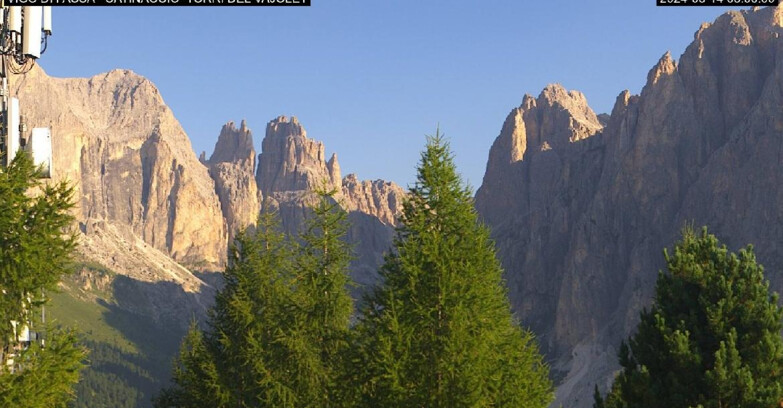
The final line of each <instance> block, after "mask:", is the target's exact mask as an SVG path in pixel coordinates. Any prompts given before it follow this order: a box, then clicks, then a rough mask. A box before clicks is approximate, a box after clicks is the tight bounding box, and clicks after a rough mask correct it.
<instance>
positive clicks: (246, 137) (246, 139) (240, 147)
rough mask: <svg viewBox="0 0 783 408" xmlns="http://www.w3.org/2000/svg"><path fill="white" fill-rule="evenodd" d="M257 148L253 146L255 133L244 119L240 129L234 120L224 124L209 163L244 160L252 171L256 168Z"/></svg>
mask: <svg viewBox="0 0 783 408" xmlns="http://www.w3.org/2000/svg"><path fill="white" fill-rule="evenodd" d="M255 160H256V150H255V148H254V147H253V133H252V132H251V131H250V129H249V128H248V127H247V124H246V123H245V121H244V120H242V122H241V124H240V126H239V129H237V127H236V125H235V124H234V122H233V121H231V122H228V123H226V124H225V125H223V128H222V129H221V130H220V135H219V136H218V140H217V142H216V143H215V150H214V151H213V152H212V156H210V158H209V163H212V164H216V163H221V162H227V163H238V162H244V163H246V164H248V165H249V166H250V172H251V173H252V172H253V171H254V170H255Z"/></svg>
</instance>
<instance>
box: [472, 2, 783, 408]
mask: <svg viewBox="0 0 783 408" xmlns="http://www.w3.org/2000/svg"><path fill="white" fill-rule="evenodd" d="M782 26H783V9H781V8H764V9H760V8H755V9H753V10H746V11H731V12H728V13H726V14H724V15H722V16H721V17H719V18H718V19H717V20H716V21H715V22H714V23H712V24H704V25H702V27H701V28H700V29H699V30H698V32H696V34H695V36H694V41H693V43H692V44H691V45H690V46H689V47H688V48H687V49H686V51H685V52H684V54H683V55H682V56H681V58H680V60H679V63H677V62H675V61H674V60H673V59H672V58H671V56H670V55H669V54H668V53H667V54H666V55H664V56H663V57H662V58H661V60H660V61H659V62H658V64H656V66H655V67H653V68H652V70H650V73H649V75H648V78H647V84H646V85H645V87H644V89H643V90H642V92H641V94H640V95H638V96H636V95H630V94H629V93H628V92H627V91H626V92H623V93H621V94H620V95H619V96H618V98H617V102H616V104H615V106H614V109H613V111H612V113H611V116H610V117H609V118H608V121H606V122H604V120H606V118H602V120H599V119H598V118H597V116H596V115H595V114H594V113H593V112H592V110H591V109H590V108H589V107H588V106H587V103H586V101H585V99H584V97H583V96H582V95H581V94H579V93H577V92H573V91H572V92H567V91H566V90H564V89H562V87H559V86H550V87H548V88H547V89H545V90H544V91H543V92H542V94H541V95H540V96H539V97H538V98H533V97H530V96H526V97H525V99H524V101H523V102H522V105H521V106H520V107H518V108H516V109H514V110H512V112H511V113H510V114H509V116H508V118H507V119H506V122H505V124H504V125H503V127H502V130H501V132H500V135H499V136H498V138H497V139H496V140H495V143H494V144H493V146H492V149H491V151H490V155H489V162H488V164H487V171H486V174H485V176H484V181H483V184H482V186H481V188H480V189H479V190H478V192H477V195H476V206H477V208H478V210H479V212H480V213H481V214H482V216H483V218H484V219H485V220H486V222H487V223H488V224H489V225H490V226H491V227H492V229H493V236H494V238H495V239H496V240H497V245H498V249H499V254H500V257H501V259H502V261H503V265H504V267H505V269H506V276H507V280H508V284H509V290H510V295H511V299H512V303H513V306H514V309H515V310H516V311H517V312H518V313H519V315H520V317H521V318H522V320H523V322H524V323H525V324H528V325H530V326H531V327H532V328H533V329H534V331H535V332H536V333H538V334H539V336H540V339H541V342H542V346H543V349H544V350H545V351H547V353H548V354H549V356H550V357H552V358H553V359H554V361H555V365H554V367H555V369H557V370H561V372H560V376H561V383H562V384H561V386H560V388H559V389H558V397H559V399H558V401H557V404H559V403H561V402H562V403H563V404H564V406H568V407H588V406H591V404H592V397H591V394H592V390H593V385H594V384H595V383H598V385H599V386H601V387H606V386H607V385H608V384H609V381H610V380H611V376H612V372H613V370H614V369H615V368H616V367H617V365H616V363H615V360H616V349H615V347H616V346H617V345H618V344H619V341H620V339H621V338H623V337H625V336H627V335H628V334H629V333H630V332H632V331H633V330H634V328H635V326H636V323H637V321H638V313H639V310H640V309H641V308H642V307H644V306H646V305H648V304H649V302H650V299H651V295H652V291H653V287H654V283H655V280H656V277H657V273H658V270H659V269H660V268H662V267H663V256H662V250H663V248H664V247H671V246H672V244H673V242H674V241H675V239H676V238H677V237H678V235H679V231H680V229H681V228H682V227H683V225H684V224H685V223H694V224H695V225H697V226H698V225H702V224H706V225H709V226H710V228H711V232H713V233H715V234H716V235H718V236H719V237H720V238H721V240H723V241H724V242H727V243H728V244H729V245H730V246H731V247H733V248H738V247H740V246H742V245H745V244H747V243H753V244H754V245H755V246H756V250H757V255H758V259H759V261H760V262H761V263H762V264H764V265H765V266H766V271H767V276H768V277H769V279H770V280H771V281H772V285H773V288H774V289H776V290H777V291H779V292H780V291H781V290H783V274H781V273H780V269H781V267H783V246H781V243H782V242H783V109H782V108H783V38H781V34H783V28H782ZM604 123H605V125H604Z"/></svg>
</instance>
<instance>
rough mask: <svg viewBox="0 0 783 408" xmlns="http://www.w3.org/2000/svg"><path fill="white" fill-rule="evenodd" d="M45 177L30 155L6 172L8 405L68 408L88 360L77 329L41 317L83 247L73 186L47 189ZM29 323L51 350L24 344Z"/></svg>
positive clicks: (1, 254) (2, 296)
mask: <svg viewBox="0 0 783 408" xmlns="http://www.w3.org/2000/svg"><path fill="white" fill-rule="evenodd" d="M38 175H39V173H38V171H37V169H36V168H35V166H34V165H33V162H32V160H31V159H30V157H28V155H27V154H24V153H20V154H19V155H17V156H16V158H15V159H14V160H13V161H12V163H11V165H10V166H8V167H7V168H4V169H2V170H0V406H9V407H12V406H20V407H21V406H24V407H64V406H65V405H66V404H67V402H68V401H70V400H72V399H73V397H74V392H73V386H74V385H75V384H76V382H77V381H78V379H79V370H80V369H81V368H82V367H83V363H82V360H83V359H84V357H85V351H84V350H83V348H82V347H80V346H78V345H77V344H76V343H77V339H76V336H75V334H74V333H73V332H72V331H69V330H64V329H59V328H56V327H54V326H51V325H44V324H43V323H42V322H41V321H40V320H39V319H38V316H39V313H40V308H41V307H42V306H43V305H45V304H46V302H47V300H48V299H47V298H46V296H45V291H46V290H52V289H54V288H55V287H56V285H57V282H59V281H60V278H61V277H62V276H63V275H64V274H66V273H69V272H71V271H72V269H71V268H70V267H69V265H70V261H71V254H72V251H73V249H74V246H75V240H74V238H73V236H72V234H71V233H70V228H71V226H72V223H73V216H72V215H71V214H70V212H69V211H70V209H71V208H73V200H72V198H73V188H71V187H70V186H69V185H68V184H67V183H66V182H61V183H56V184H51V185H42V184H41V183H40V182H39V181H38V178H37V177H38ZM12 322H15V324H14V323H12ZM28 322H32V323H33V324H34V325H33V327H32V329H33V330H35V331H36V332H38V333H40V334H43V335H45V337H46V343H45V346H44V345H42V344H39V343H37V342H36V341H32V342H20V341H19V338H18V336H19V329H21V327H23V326H24V325H26V324H27V323H28ZM11 360H12V361H13V364H9V363H10V362H11Z"/></svg>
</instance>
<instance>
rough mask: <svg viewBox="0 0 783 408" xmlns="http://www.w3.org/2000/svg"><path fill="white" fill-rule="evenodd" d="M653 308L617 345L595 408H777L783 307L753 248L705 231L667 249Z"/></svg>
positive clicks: (782, 390)
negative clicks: (614, 371)
mask: <svg viewBox="0 0 783 408" xmlns="http://www.w3.org/2000/svg"><path fill="white" fill-rule="evenodd" d="M664 254H665V259H666V266H667V270H668V273H663V272H661V273H660V274H659V276H658V282H657V284H656V288H655V298H654V302H653V306H652V308H651V309H650V310H645V311H643V312H642V313H641V322H640V323H639V327H638V331H637V333H636V334H635V335H634V336H632V337H631V338H630V339H629V341H628V343H627V344H623V345H622V347H621V350H620V355H619V357H620V365H621V366H622V371H621V372H620V374H619V375H618V377H617V378H616V379H615V381H614V384H613V386H612V389H611V391H610V393H609V394H608V395H607V396H606V398H605V399H604V398H602V397H601V396H600V394H598V393H597V392H596V403H595V406H596V407H598V408H619V407H664V406H672V407H703V408H712V407H716V408H717V407H743V408H755V407H759V408H761V407H767V408H769V407H777V406H779V404H780V402H781V398H783V339H781V336H780V332H781V329H782V328H783V326H782V323H781V317H783V309H781V308H780V307H779V306H778V302H777V301H778V297H777V295H776V294H770V292H769V283H768V282H767V281H766V280H765V278H764V271H763V268H762V267H761V266H760V265H758V264H757V263H756V258H755V256H754V254H753V248H752V247H751V246H748V247H746V248H745V249H742V250H740V251H739V253H732V252H730V251H729V250H728V249H726V246H725V245H721V244H720V243H719V241H718V239H717V238H716V237H715V236H714V235H712V234H709V233H708V232H707V229H706V228H704V229H703V230H702V232H701V234H700V235H697V234H696V233H694V232H693V231H692V230H688V229H686V230H684V231H683V237H682V241H681V242H678V243H677V244H676V245H675V248H674V254H673V255H671V256H670V255H669V254H668V252H665V253H664Z"/></svg>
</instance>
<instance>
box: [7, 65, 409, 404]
mask: <svg viewBox="0 0 783 408" xmlns="http://www.w3.org/2000/svg"><path fill="white" fill-rule="evenodd" d="M12 79H13V82H12V92H13V96H18V97H19V99H20V101H21V106H22V112H23V114H24V118H25V123H26V124H27V126H28V129H31V128H34V127H41V126H47V127H51V128H52V134H53V149H54V171H55V177H56V178H57V179H67V180H70V181H71V182H73V183H74V185H75V187H76V189H77V195H76V196H77V208H76V209H75V215H76V218H77V221H78V228H79V231H80V232H81V233H80V235H79V239H80V245H79V249H78V251H79V253H80V259H82V260H83V261H84V262H86V263H87V264H90V265H97V266H98V267H99V268H103V269H106V270H108V271H111V273H110V274H108V275H107V277H106V278H105V279H106V280H107V282H104V283H103V286H104V289H105V293H103V292H102V293H100V294H97V295H94V296H87V297H85V296H81V295H80V296H76V294H77V293H78V291H74V290H66V292H65V293H64V294H63V295H61V296H60V297H59V298H58V300H59V303H58V304H56V305H54V306H53V307H54V310H55V312H54V313H55V314H57V313H58V312H59V313H60V316H61V317H63V319H61V320H63V321H66V322H74V323H78V322H82V323H84V322H85V320H83V319H82V320H80V315H81V314H87V315H90V316H92V317H90V319H91V321H95V319H96V318H95V316H102V317H100V318H98V321H99V323H100V322H101V321H103V320H101V319H108V320H106V322H105V323H106V324H109V325H110V326H111V325H114V324H115V323H116V326H118V327H119V329H118V328H117V327H115V329H117V330H119V333H121V335H122V336H123V337H124V340H123V341H125V342H130V343H133V347H136V348H138V349H141V350H146V352H145V353H142V354H143V356H142V357H143V359H142V360H139V358H138V355H136V354H132V353H131V354H128V353H124V352H121V351H122V350H121V348H120V349H117V344H115V343H116V342H111V341H108V342H107V341H99V342H97V343H94V344H93V345H94V346H96V347H98V348H100V350H101V352H100V353H99V354H98V356H99V357H96V359H97V360H95V361H94V363H96V364H97V366H95V367H93V368H92V369H91V371H90V372H89V375H90V378H91V380H90V381H88V382H87V383H86V384H88V385H86V386H87V387H88V388H83V389H82V392H84V393H96V392H97V393H112V392H118V393H121V394H123V395H125V396H126V397H127V398H125V399H124V400H123V401H125V402H122V404H125V403H128V404H131V405H132V406H147V405H148V404H149V397H150V396H151V393H152V391H151V390H152V389H153V388H154V387H156V386H159V385H160V384H161V382H162V381H165V379H166V378H167V377H168V366H169V361H168V360H169V359H170V357H172V356H173V355H172V353H173V352H174V351H175V350H176V344H178V343H179V339H180V337H181V335H182V334H183V333H184V330H185V329H186V328H187V326H188V324H189V323H190V322H191V320H192V319H194V318H196V319H199V318H201V317H203V316H204V314H205V311H206V309H207V307H208V306H209V305H210V304H211V303H212V300H213V297H214V293H215V286H216V285H219V284H220V282H221V279H220V275H219V274H218V273H216V272H220V271H222V269H223V267H224V266H225V264H226V258H227V257H226V250H227V248H228V246H229V244H230V242H231V241H230V240H231V239H233V236H234V234H235V233H236V231H237V230H238V229H240V228H244V227H248V226H250V225H252V223H253V222H254V221H255V219H256V216H257V215H258V212H259V210H260V209H261V207H262V205H267V206H271V207H274V208H277V209H278V210H279V212H280V215H281V216H282V218H283V225H284V226H285V228H286V229H287V230H288V231H290V232H294V231H296V230H297V229H298V228H299V224H300V222H301V220H302V217H303V215H304V214H305V211H306V210H305V207H306V205H307V203H308V202H309V201H310V200H311V194H310V193H309V192H308V191H307V190H308V189H311V188H314V187H319V186H321V185H322V183H323V182H326V184H324V185H326V186H328V187H331V188H334V189H336V190H337V191H338V193H337V199H338V200H340V202H341V203H342V204H343V206H344V207H345V209H346V210H347V211H348V212H349V218H350V220H351V221H352V223H353V225H352V227H351V230H350V231H349V239H350V240H351V241H352V242H353V243H354V244H355V250H356V259H355V261H354V262H353V264H352V271H353V275H354V278H355V280H356V281H357V282H359V283H360V286H359V287H358V288H357V289H356V294H358V293H359V292H361V290H362V289H361V287H362V286H364V285H368V284H372V283H374V282H375V280H376V279H377V266H378V264H379V263H380V262H381V260H382V254H383V252H384V251H386V250H387V249H388V248H389V247H390V245H391V237H392V232H393V228H394V223H395V217H396V215H397V213H398V212H399V210H400V208H401V204H402V197H403V195H404V193H403V191H402V189H401V188H400V187H399V186H397V185H395V184H393V183H389V182H385V181H381V180H377V181H373V182H370V181H359V180H358V179H357V177H356V176H355V175H349V176H347V177H345V178H344V179H343V178H341V175H340V167H339V164H338V163H337V159H336V155H333V156H332V159H331V160H329V161H326V160H325V159H324V146H323V144H322V143H321V142H318V141H315V140H313V139H309V138H307V136H306V132H305V131H304V128H303V127H302V126H301V124H299V123H298V121H297V120H296V118H292V119H290V120H289V119H288V118H285V117H280V118H277V119H275V120H273V121H271V122H270V123H269V124H268V126H267V133H266V135H265V139H264V141H263V146H264V148H263V152H262V153H261V155H260V157H258V158H257V156H256V152H255V151H254V147H253V139H252V133H251V131H250V129H249V128H248V127H247V125H246V124H245V123H244V122H243V123H242V124H241V125H240V127H239V128H238V129H237V128H236V126H235V125H234V124H233V123H228V124H226V125H225V126H224V127H223V129H222V131H221V132H220V135H219V137H218V140H217V143H216V145H215V152H214V153H213V154H212V155H211V157H210V158H209V159H208V160H207V159H206V157H205V156H206V155H204V157H202V158H201V160H199V159H198V158H197V157H196V155H195V153H194V152H193V151H192V148H191V144H190V140H189V139H188V137H187V135H186V134H185V132H184V131H183V130H182V128H181V126H180V125H179V123H178V122H177V120H176V118H175V117H174V115H173V113H172V112H171V110H170V109H169V108H168V107H167V106H166V105H165V103H164V101H163V99H162V97H161V95H160V93H159V91H158V90H157V88H155V86H154V85H153V84H152V83H151V82H150V81H148V80H147V79H145V78H143V77H141V76H139V75H137V74H135V73H133V72H131V71H124V70H115V71H111V72H108V73H105V74H100V75H96V76H94V77H92V78H89V79H84V78H73V79H63V78H52V77H49V76H47V75H46V74H45V73H44V72H43V70H41V69H40V68H39V67H34V68H33V70H32V71H30V72H29V73H27V74H26V75H23V76H16V77H13V78H12ZM256 160H258V161H259V162H260V163H261V165H259V166H256ZM265 189H266V190H267V191H264V190H265ZM265 198H266V200H264V199H265ZM71 286H72V285H71ZM90 306H92V307H93V309H90ZM117 319H120V320H117ZM82 323H79V324H82ZM101 324H103V323H100V324H98V326H100V327H105V326H106V324H103V325H102V326H101ZM98 326H96V327H98ZM156 331H158V332H160V334H161V335H162V336H167V337H166V339H165V340H161V339H156V338H155V336H150V335H149V334H150V333H153V332H156ZM118 341H119V340H118ZM123 341H120V343H122V342H123ZM172 344H174V346H173V347H172ZM134 356H136V357H134ZM118 359H119V360H118ZM145 359H146V360H145ZM150 359H152V360H154V361H152V360H150ZM109 360H110V361H109ZM120 360H121V361H122V363H118V361H120ZM145 361H146V363H145ZM147 363H150V364H152V365H149V364H147ZM160 363H163V364H164V365H165V367H166V368H165V369H163V368H161V366H160ZM116 364H120V365H121V366H123V367H125V368H129V367H130V368H131V370H130V371H128V370H126V369H119V368H118V369H117V370H115V371H112V372H111V375H114V376H120V377H117V378H118V380H117V381H118V384H129V385H128V386H127V387H125V386H123V387H120V388H122V389H121V390H119V389H114V388H107V387H106V384H105V383H104V382H101V381H100V380H99V378H100V377H101V375H103V374H101V373H104V374H105V373H106V372H105V370H103V369H104V368H106V367H107V366H111V367H114V366H115V365H116ZM145 364H147V365H145ZM133 367H136V368H133ZM115 368H117V367H115ZM96 370H97V371H96ZM101 370H103V371H101ZM134 370H135V371H134ZM138 370H142V371H144V370H146V372H148V374H149V376H150V378H148V379H147V380H144V381H141V380H139V381H136V380H138V378H136V379H135V380H134V379H132V378H130V377H128V378H123V377H122V375H125V374H127V375H129V376H134V375H136V374H138ZM131 371H132V372H135V373H136V374H133V373H131ZM123 373H125V374H123ZM107 375H108V374H107ZM145 375H146V374H145ZM134 378H135V377H134ZM96 381H98V382H100V384H98V383H96ZM89 384H92V385H89ZM89 387H92V388H89ZM139 387H141V388H139ZM98 388H100V390H98ZM81 395H86V394H81ZM96 398H97V397H96ZM106 398H109V397H107V396H106V395H102V396H101V397H100V398H98V400H100V401H105V400H106ZM128 401H130V402H128ZM118 403H119V402H118ZM79 404H80V405H79V406H84V407H88V406H91V405H89V404H87V403H86V402H84V401H81V402H80V403H79ZM85 404H86V405H85ZM123 406H124V405H123Z"/></svg>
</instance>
